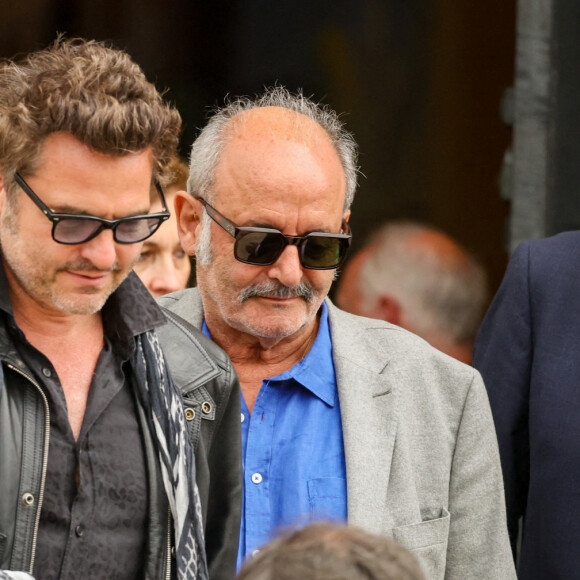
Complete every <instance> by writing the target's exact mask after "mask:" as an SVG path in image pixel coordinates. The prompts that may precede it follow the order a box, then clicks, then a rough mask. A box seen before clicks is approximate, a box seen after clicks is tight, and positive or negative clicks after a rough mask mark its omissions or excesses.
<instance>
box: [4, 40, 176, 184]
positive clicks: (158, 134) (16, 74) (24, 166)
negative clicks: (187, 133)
mask: <svg viewBox="0 0 580 580" xmlns="http://www.w3.org/2000/svg"><path fill="white" fill-rule="evenodd" d="M180 130H181V118H180V116H179V113H178V112H177V110H176V109H175V108H174V107H172V106H171V105H169V104H167V103H165V102H164V101H163V98H162V95H161V94H160V93H159V92H158V91H157V89H156V88H155V86H154V85H153V84H152V83H150V82H149V81H147V79H146V78H145V75H144V73H143V71H142V70H141V68H140V67H139V66H138V65H137V64H136V63H135V62H133V60H132V59H131V57H130V56H129V55H128V54H127V53H126V52H124V51H122V50H117V49H115V48H113V47H111V46H108V45H106V44H105V43H102V42H97V41H94V40H89V41H87V40H84V39H81V38H74V39H65V38H64V37H62V36H59V37H58V38H57V39H56V40H55V41H54V43H53V44H52V45H50V46H49V47H48V48H46V49H44V50H40V51H37V52H32V53H30V54H27V55H25V56H23V57H20V58H17V59H11V60H5V61H3V62H2V63H0V172H1V174H2V176H3V177H4V180H5V182H7V183H5V186H6V185H8V188H9V189H11V186H12V185H13V183H12V178H13V175H14V173H15V172H16V171H19V172H21V173H23V174H30V173H33V172H34V171H35V169H36V164H37V162H38V158H39V155H40V151H41V148H42V145H43V143H44V140H45V138H46V137H48V136H49V135H50V134H52V133H57V132H66V133H69V134H71V135H72V136H73V137H75V138H76V139H78V140H79V141H81V142H82V143H84V144H85V145H87V146H88V147H90V148H91V149H94V150H95V151H98V152H100V153H105V154H108V155H113V156H122V155H126V154H128V153H130V152H138V151H142V150H144V149H146V148H147V147H151V148H152V153H153V176H154V178H155V179H158V180H159V181H160V182H161V183H162V184H164V183H165V182H166V179H167V175H168V173H171V172H168V170H167V166H168V164H169V162H170V160H171V158H172V157H173V156H174V155H175V153H176V150H177V144H178V140H179V133H180Z"/></svg>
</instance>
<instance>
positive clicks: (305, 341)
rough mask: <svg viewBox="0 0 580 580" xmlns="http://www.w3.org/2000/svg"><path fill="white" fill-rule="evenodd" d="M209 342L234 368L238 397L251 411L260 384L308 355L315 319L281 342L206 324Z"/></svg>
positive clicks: (316, 323)
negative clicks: (242, 399)
mask: <svg viewBox="0 0 580 580" xmlns="http://www.w3.org/2000/svg"><path fill="white" fill-rule="evenodd" d="M206 324H207V326H208V329H209V331H210V333H211V336H212V339H213V341H214V342H216V343H217V344H218V345H219V346H221V347H222V348H223V349H224V350H225V351H226V353H227V354H228V356H229V357H230V359H231V360H232V363H233V365H234V368H235V370H236V373H237V375H238V378H239V380H240V386H241V389H242V394H243V396H244V399H245V401H246V404H247V405H248V409H249V410H250V411H251V410H252V408H253V406H254V402H255V401H256V398H257V396H258V392H259V391H260V387H261V386H262V381H263V380H264V379H267V378H269V377H275V376H277V375H279V374H281V373H283V372H285V371H287V370H289V369H291V368H292V367H293V366H294V365H295V364H297V363H299V362H300V361H301V360H302V359H303V358H304V357H305V356H306V354H307V353H308V351H309V350H310V348H311V347H312V345H313V344H314V341H315V340H316V336H317V334H318V325H319V320H318V317H316V318H315V319H314V320H313V321H312V322H311V323H310V324H309V325H308V326H306V327H305V328H302V329H300V330H299V331H298V332H296V333H294V334H293V335H291V336H288V337H283V338H278V339H275V338H264V337H256V336H253V335H250V334H247V333H244V332H241V331H238V330H236V329H233V328H231V327H229V326H227V327H226V328H224V326H223V325H222V324H219V323H218V324H215V323H214V324H213V325H212V322H211V321H208V320H206Z"/></svg>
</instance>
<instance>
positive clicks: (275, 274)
mask: <svg viewBox="0 0 580 580" xmlns="http://www.w3.org/2000/svg"><path fill="white" fill-rule="evenodd" d="M302 274H303V272H302V265H301V264H300V258H299V255H298V248H297V247H296V246H294V245H290V244H289V245H287V246H286V247H285V248H284V250H283V251H282V253H281V254H280V257H279V258H278V259H277V260H276V261H275V262H274V263H273V264H272V265H271V266H268V276H269V277H270V278H273V279H275V280H278V281H279V282H281V283H282V284H284V286H289V287H291V286H295V285H296V284H299V283H300V282H301V281H302Z"/></svg>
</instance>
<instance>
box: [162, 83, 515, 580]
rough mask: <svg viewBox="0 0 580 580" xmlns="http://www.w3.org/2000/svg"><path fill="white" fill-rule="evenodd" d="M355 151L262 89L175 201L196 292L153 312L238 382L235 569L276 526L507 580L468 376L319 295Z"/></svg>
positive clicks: (202, 151)
mask: <svg viewBox="0 0 580 580" xmlns="http://www.w3.org/2000/svg"><path fill="white" fill-rule="evenodd" d="M355 188H356V147H355V143H354V141H353V139H352V137H351V136H350V135H349V134H348V133H347V132H346V131H345V130H344V128H343V126H342V123H341V122H340V120H339V118H338V115H337V114H336V113H335V112H334V111H332V110H330V109H329V108H327V107H321V106H319V105H317V104H315V103H313V102H312V101H310V100H308V99H306V98H304V97H303V96H302V95H300V94H298V95H291V94H290V93H288V92H287V91H286V90H285V89H283V88H281V87H277V88H275V89H273V90H271V91H268V92H267V93H266V94H264V95H263V96H261V97H258V98H256V99H241V100H238V101H235V102H233V103H230V104H229V105H227V106H226V107H225V108H224V109H222V110H220V111H218V112H217V113H216V114H215V115H214V116H213V117H212V118H211V119H210V121H209V123H208V124H207V126H206V127H205V129H203V130H202V132H201V134H200V136H199V137H198V139H197V140H196V141H195V143H194V145H193V148H192V155H191V170H190V178H189V182H188V189H189V192H190V193H189V194H188V193H185V192H183V193H180V194H178V197H177V199H176V213H177V218H178V224H179V228H180V237H181V243H182V246H183V248H184V249H185V251H186V252H188V253H189V254H192V255H193V254H195V255H196V257H197V280H198V288H195V289H189V290H184V291H182V292H178V293H175V294H171V295H168V296H166V297H163V298H161V299H160V300H161V302H162V303H163V304H165V305H166V306H167V307H168V309H169V310H172V311H174V312H175V313H177V314H178V315H180V316H181V317H182V318H184V319H185V320H187V321H188V322H190V323H192V324H193V325H194V326H196V327H198V328H202V329H203V331H204V332H205V333H206V334H207V335H208V336H210V337H211V338H212V339H213V340H214V341H215V342H216V343H217V344H219V345H220V346H222V348H224V350H225V351H226V352H227V353H228V354H229V356H230V358H231V359H232V361H233V363H234V367H235V369H236V372H237V374H238V376H239V379H240V383H241V387H242V394H243V401H242V408H241V413H242V415H241V421H242V449H243V460H244V478H245V479H244V505H243V510H242V524H241V535H240V547H239V554H238V556H239V561H240V562H241V560H242V559H243V558H245V557H246V556H250V555H252V554H253V553H255V551H256V550H259V549H260V546H262V545H264V544H265V543H267V541H268V540H269V539H270V538H271V535H272V532H273V530H274V529H276V528H278V527H280V526H287V525H293V524H296V523H307V522H309V521H315V520H321V519H332V520H337V521H348V522H349V523H351V524H354V525H357V526H359V527H362V528H363V529H365V530H367V531H370V532H373V533H378V534H381V535H384V536H389V537H393V538H394V539H395V540H397V541H398V542H400V543H401V544H402V545H404V546H405V547H407V548H408V549H410V550H412V551H413V552H414V553H415V555H416V556H417V557H418V559H419V560H420V562H421V565H422V567H423V570H424V572H425V575H426V576H427V577H428V578H430V579H431V580H443V579H446V580H459V579H461V580H470V579H480V580H484V579H485V580H489V579H490V578H501V579H502V580H507V579H511V578H514V577H515V576H514V567H513V559H512V556H511V551H510V547H509V541H508V537H507V531H506V523H505V506H504V499H503V485H502V479H501V469H500V465H499V457H498V450H497V442H496V438H495V432H494V428H493V422H492V418H491V413H490V410H489V405H488V401H487V398H486V394H485V388H484V386H483V382H482V380H481V377H480V376H479V375H478V373H477V372H476V371H474V370H473V369H472V368H470V367H468V366H466V365H463V364H460V363H459V362H457V361H455V360H453V359H450V358H449V357H445V356H443V355H442V354H441V353H440V352H439V351H437V350H435V349H434V348H432V347H431V346H429V345H428V344H427V343H425V342H424V341H422V340H420V339H418V338H417V337H416V336H414V335H413V334H411V333H408V332H406V331H404V330H402V329H400V328H398V327H396V326H393V325H390V324H388V323H386V322H382V321H376V320H371V319H368V318H361V317H357V316H353V315H352V314H348V313H346V312H343V311H341V310H339V309H338V308H336V307H335V306H333V304H332V303H331V302H330V301H329V300H328V299H327V294H328V291H329V289H330V286H331V284H332V282H333V280H334V275H335V271H336V269H337V268H338V267H339V266H340V265H341V264H342V262H343V260H344V258H345V255H346V251H347V249H348V246H349V243H350V239H351V233H350V228H349V226H348V220H349V217H350V206H351V203H352V201H353V197H354V192H355Z"/></svg>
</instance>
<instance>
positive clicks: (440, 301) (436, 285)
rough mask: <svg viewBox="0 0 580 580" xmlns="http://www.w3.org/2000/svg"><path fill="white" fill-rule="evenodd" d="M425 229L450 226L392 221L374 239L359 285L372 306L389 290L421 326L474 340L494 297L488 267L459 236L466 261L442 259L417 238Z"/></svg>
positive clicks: (454, 337)
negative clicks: (417, 242)
mask: <svg viewBox="0 0 580 580" xmlns="http://www.w3.org/2000/svg"><path fill="white" fill-rule="evenodd" d="M423 232H437V233H439V234H442V235H444V236H446V237H449V236H448V235H447V234H445V232H443V231H441V230H439V229H437V228H434V227H431V226H429V225H426V224H422V223H419V222H413V221H410V220H409V221H408V220H401V221H392V222H387V223H386V224H384V225H383V226H381V227H380V228H379V229H378V230H376V231H375V232H374V234H373V235H372V236H371V238H370V239H369V242H368V244H367V245H369V246H372V250H371V254H370V255H369V257H368V258H367V260H366V262H365V263H364V264H363V266H362V267H361V270H360V274H359V278H358V287H359V291H360V292H361V296H362V302H363V304H365V305H366V307H367V308H369V307H370V308H372V306H373V305H374V304H375V303H376V301H377V300H378V299H379V297H380V296H381V294H384V293H385V292H388V293H389V294H392V295H393V296H394V297H395V298H396V299H397V300H399V301H400V303H401V304H402V306H403V308H404V310H405V313H406V315H407V317H408V318H409V320H410V322H412V323H413V326H414V331H415V332H419V333H420V331H422V332H433V331H435V330H437V331H438V332H439V333H442V334H445V335H446V336H447V337H448V338H449V339H451V341H452V342H454V343H456V344H461V343H464V342H465V343H471V342H472V341H473V340H474V339H475V334H476V332H477V330H478V328H479V325H480V323H481V319H482V317H483V314H484V310H485V306H486V304H487V300H488V282H487V275H486V272H485V269H484V267H483V266H482V265H481V264H480V262H479V261H478V260H477V259H476V258H475V257H474V256H473V255H472V254H471V253H470V252H468V251H467V250H466V249H465V248H464V247H462V246H461V245H460V244H459V243H458V242H457V241H456V240H452V241H453V242H454V244H455V245H456V246H457V248H458V250H459V251H460V252H461V254H462V256H463V259H462V260H461V261H458V260H455V259H453V260H451V261H450V262H447V261H446V260H443V259H440V258H439V256H438V255H437V253H436V252H430V251H426V250H425V249H424V248H418V247H416V246H415V245H414V244H413V243H412V240H413V239H414V238H415V236H417V235H418V234H421V233H423Z"/></svg>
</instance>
